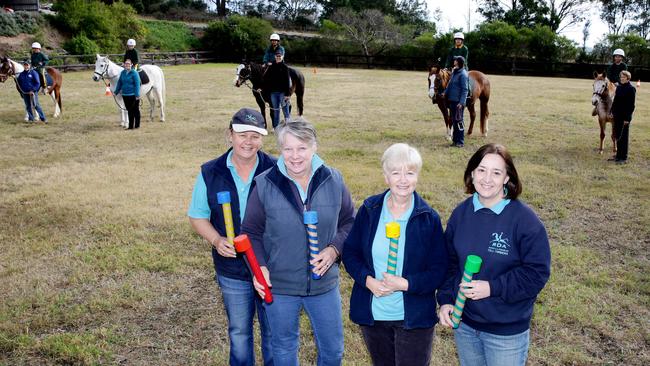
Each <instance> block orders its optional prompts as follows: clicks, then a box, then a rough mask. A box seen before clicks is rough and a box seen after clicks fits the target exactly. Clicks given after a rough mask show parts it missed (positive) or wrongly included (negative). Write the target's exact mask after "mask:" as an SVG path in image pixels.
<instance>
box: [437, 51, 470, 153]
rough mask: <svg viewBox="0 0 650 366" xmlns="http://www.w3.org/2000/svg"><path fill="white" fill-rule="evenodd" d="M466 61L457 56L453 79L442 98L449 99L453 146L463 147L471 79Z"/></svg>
mask: <svg viewBox="0 0 650 366" xmlns="http://www.w3.org/2000/svg"><path fill="white" fill-rule="evenodd" d="M464 65H465V59H464V58H463V56H457V57H456V59H454V69H453V71H452V73H451V79H450V80H449V84H447V88H446V89H445V91H444V92H443V93H442V96H443V97H444V98H446V99H447V108H449V116H450V117H451V122H452V128H453V130H454V131H453V134H452V143H451V146H455V147H463V146H464V145H465V126H464V124H463V115H464V114H465V113H464V112H465V103H467V95H468V92H469V89H468V83H469V77H468V75H467V70H466V69H465V67H464Z"/></svg>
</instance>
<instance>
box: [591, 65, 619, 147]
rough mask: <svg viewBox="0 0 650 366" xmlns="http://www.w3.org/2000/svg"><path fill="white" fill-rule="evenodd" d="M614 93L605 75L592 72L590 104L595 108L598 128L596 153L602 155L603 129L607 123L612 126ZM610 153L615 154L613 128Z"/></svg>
mask: <svg viewBox="0 0 650 366" xmlns="http://www.w3.org/2000/svg"><path fill="white" fill-rule="evenodd" d="M615 93H616V86H615V85H614V83H612V82H610V81H609V80H607V75H606V74H605V73H604V72H603V73H598V72H596V71H594V84H593V94H592V95H591V104H593V105H594V106H595V107H596V112H597V114H596V115H597V116H598V125H599V126H600V145H599V149H598V153H599V154H602V153H603V148H604V144H605V128H606V127H607V122H609V123H611V124H612V126H613V125H614V118H613V117H612V114H611V110H612V104H613V103H614V94H615ZM612 151H613V152H614V153H615V152H616V136H615V135H614V127H612Z"/></svg>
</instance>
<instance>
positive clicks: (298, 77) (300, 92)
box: [291, 68, 305, 116]
mask: <svg viewBox="0 0 650 366" xmlns="http://www.w3.org/2000/svg"><path fill="white" fill-rule="evenodd" d="M291 70H293V71H294V72H293V73H292V74H293V76H294V79H295V80H293V83H294V85H295V86H296V100H297V102H298V115H299V116H302V113H303V110H304V102H303V96H304V95H305V76H304V75H303V74H302V73H301V72H300V71H299V70H298V69H295V68H291Z"/></svg>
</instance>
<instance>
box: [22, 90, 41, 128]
mask: <svg viewBox="0 0 650 366" xmlns="http://www.w3.org/2000/svg"><path fill="white" fill-rule="evenodd" d="M23 101H24V102H25V110H26V111H27V115H28V116H29V120H30V121H34V111H33V110H32V108H35V109H36V112H37V113H38V117H39V118H40V119H41V121H43V122H45V114H43V109H41V105H40V104H39V103H38V92H34V94H23Z"/></svg>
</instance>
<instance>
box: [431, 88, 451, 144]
mask: <svg viewBox="0 0 650 366" xmlns="http://www.w3.org/2000/svg"><path fill="white" fill-rule="evenodd" d="M433 102H434V103H436V104H437V105H438V109H440V113H442V118H443V120H444V122H445V130H446V131H445V138H446V139H447V141H451V132H452V130H451V116H450V115H449V110H448V109H447V105H446V103H445V100H444V99H443V98H442V97H436V101H433Z"/></svg>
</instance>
